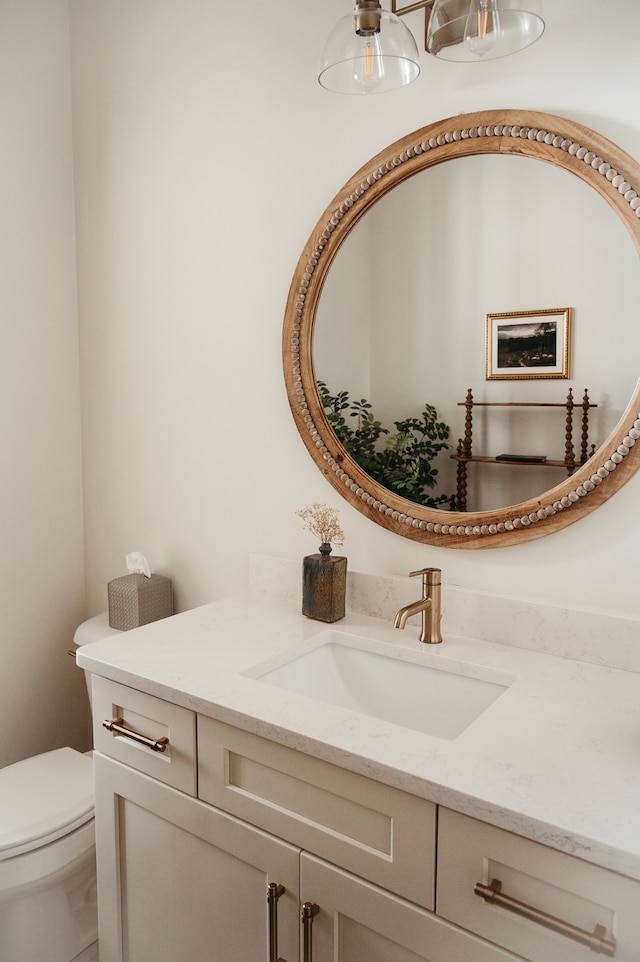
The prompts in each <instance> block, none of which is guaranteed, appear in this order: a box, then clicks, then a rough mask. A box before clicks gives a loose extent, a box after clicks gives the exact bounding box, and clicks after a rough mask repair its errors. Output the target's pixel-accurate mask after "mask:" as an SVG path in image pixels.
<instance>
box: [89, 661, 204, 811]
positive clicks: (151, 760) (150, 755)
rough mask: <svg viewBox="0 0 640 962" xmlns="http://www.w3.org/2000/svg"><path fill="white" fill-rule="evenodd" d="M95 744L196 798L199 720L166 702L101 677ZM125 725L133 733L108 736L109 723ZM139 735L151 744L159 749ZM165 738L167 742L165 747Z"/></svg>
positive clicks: (96, 688)
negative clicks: (147, 742) (158, 745)
mask: <svg viewBox="0 0 640 962" xmlns="http://www.w3.org/2000/svg"><path fill="white" fill-rule="evenodd" d="M91 684H92V688H91V691H92V701H93V744H94V746H95V748H96V751H99V752H101V753H102V754H103V755H108V756H109V757H110V758H115V759H116V760H117V761H119V762H122V763H123V764H124V765H129V766H130V767H131V768H135V769H137V770H138V771H140V772H144V773H145V775H151V776H152V777H153V778H157V779H158V780H159V781H161V782H165V784H167V785H171V786H172V788H177V789H179V790H180V791H182V792H186V793H187V794H188V795H195V794H196V790H197V789H196V774H197V773H196V716H195V713H194V712H192V711H189V710H188V709H187V708H182V707H180V706H179V705H172V704H171V703H170V702H167V701H164V700H163V699H162V698H155V697H154V696H153V695H147V694H145V693H144V692H140V691H136V690H135V689H133V688H127V687H126V686H125V685H119V684H117V683H116V682H113V681H108V680H107V679H106V678H101V677H100V676H99V675H94V676H93V677H92V680H91ZM113 720H117V721H121V722H122V726H118V727H122V728H124V729H125V730H126V731H130V732H131V733H132V734H131V735H128V734H121V733H119V732H118V731H115V730H114V731H108V730H107V729H106V728H105V727H104V724H103V722H104V721H113ZM136 735H140V736H142V738H143V739H146V740H148V741H149V742H151V743H155V742H160V747H162V748H163V750H162V751H158V750H154V749H153V748H152V747H150V746H149V745H148V744H146V743H145V741H143V740H137V739H136V738H135V736H136ZM162 739H167V742H166V744H165V745H163V744H162Z"/></svg>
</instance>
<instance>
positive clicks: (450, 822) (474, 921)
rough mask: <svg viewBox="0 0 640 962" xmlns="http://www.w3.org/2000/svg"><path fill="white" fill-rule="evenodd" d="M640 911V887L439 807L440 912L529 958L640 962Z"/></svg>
mask: <svg viewBox="0 0 640 962" xmlns="http://www.w3.org/2000/svg"><path fill="white" fill-rule="evenodd" d="M496 881H498V882H500V883H501V885H500V886H499V887H498V886H497V885H496ZM492 883H493V888H494V889H497V888H499V892H498V897H497V898H495V899H494V900H493V901H487V900H485V898H484V897H483V896H482V891H484V892H485V894H486V895H487V897H488V898H489V899H491V897H492ZM480 886H483V887H484V889H480V890H479V887H480ZM638 906H640V882H635V881H633V880H632V879H628V878H623V877H622V876H619V875H616V874H615V873H614V872H609V871H607V870H606V869H602V868H599V867H598V866H595V865H591V864H589V863H588V862H583V861H582V860H581V859H578V858H575V857H573V856H571V855H566V854H564V853H563V852H558V851H555V850H554V849H550V848H547V847H546V846H544V845H540V844H539V843H537V842H532V841H529V840H528V839H524V838H521V837H520V836H517V835H512V834H511V833H510V832H506V831H504V830H502V829H499V828H494V827H493V826H490V825H485V824H484V823H482V822H478V821H476V820H475V819H473V818H469V817H467V816H465V815H459V814H457V813H455V812H451V811H448V810H446V809H441V810H440V815H439V823H438V885H437V910H438V914H439V915H441V916H443V917H444V918H446V919H449V921H451V922H454V923H456V924H458V925H461V926H463V927H464V928H466V929H468V930H470V931H472V932H475V933H477V934H478V935H481V936H483V937H484V938H486V939H489V940H491V941H492V942H495V943H497V944H498V945H501V946H504V947H505V948H507V949H509V950H510V951H512V952H516V953H517V954H519V955H521V956H523V958H525V959H530V960H532V962H589V960H591V959H593V958H594V953H595V952H597V953H600V954H601V955H602V956H604V957H605V958H606V957H607V956H609V957H612V958H616V959H617V960H618V962H637V960H638V959H639V958H640V955H639V949H638V946H640V921H639V918H638V916H639V913H638ZM531 910H533V911H531ZM590 938H591V939H592V942H591V945H589V944H586V943H587V942H588V941H589V939H590Z"/></svg>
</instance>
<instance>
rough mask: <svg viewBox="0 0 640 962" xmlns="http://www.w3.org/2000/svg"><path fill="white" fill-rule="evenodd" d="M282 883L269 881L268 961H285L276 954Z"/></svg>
mask: <svg viewBox="0 0 640 962" xmlns="http://www.w3.org/2000/svg"><path fill="white" fill-rule="evenodd" d="M284 892H285V888H284V885H278V884H277V882H269V886H268V888H267V902H268V904H269V962H285V960H284V959H281V958H279V956H278V899H279V898H280V896H281V895H284Z"/></svg>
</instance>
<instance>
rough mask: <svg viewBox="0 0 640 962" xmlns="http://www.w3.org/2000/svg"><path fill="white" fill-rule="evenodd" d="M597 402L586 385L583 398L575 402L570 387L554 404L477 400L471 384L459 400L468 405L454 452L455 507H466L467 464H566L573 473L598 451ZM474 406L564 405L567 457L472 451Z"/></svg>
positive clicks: (560, 465) (558, 465)
mask: <svg viewBox="0 0 640 962" xmlns="http://www.w3.org/2000/svg"><path fill="white" fill-rule="evenodd" d="M597 406H598V405H597V404H591V403H590V401H589V394H588V392H587V389H586V388H585V391H584V397H583V398H582V401H581V402H579V403H576V402H575V401H574V399H573V391H572V390H571V388H569V393H568V394H567V400H566V401H565V402H564V403H558V404H552V403H546V402H538V401H474V400H473V394H472V391H471V388H469V390H468V391H467V397H466V400H465V401H459V402H458V407H464V408H465V409H466V414H465V419H464V438H460V439H459V441H458V452H457V454H452V455H451V457H452V458H453V460H454V461H457V462H458V466H457V485H456V509H457V510H458V511H466V510H467V465H468V464H470V463H471V462H477V463H480V464H482V463H484V464H508V465H511V466H512V467H513V466H522V465H528V466H531V465H536V466H540V467H543V468H565V469H566V471H567V476H568V477H569V476H570V475H572V474H573V472H574V471H575V469H576V468H577V467H578V466H579V465H580V464H584V463H585V462H586V461H587V460H588V459H589V458H590V457H591V455H592V454H593V452H594V451H595V444H592V445H591V448H590V449H589V409H590V408H596V407H597ZM474 408H564V410H565V411H566V422H565V435H564V436H565V445H564V460H563V461H557V460H550V459H547V458H538V457H535V456H530V457H529V456H527V455H521V456H517V455H501V456H500V455H499V456H497V457H483V456H481V455H476V454H472V447H473V409H474ZM574 408H578V409H582V427H581V434H580V457H579V458H578V459H576V454H575V451H574V447H573V417H574Z"/></svg>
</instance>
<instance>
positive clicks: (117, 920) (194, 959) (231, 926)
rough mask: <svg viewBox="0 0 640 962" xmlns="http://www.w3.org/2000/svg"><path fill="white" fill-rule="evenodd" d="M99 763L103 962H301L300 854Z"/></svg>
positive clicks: (138, 776) (173, 792)
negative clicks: (277, 889)
mask: <svg viewBox="0 0 640 962" xmlns="http://www.w3.org/2000/svg"><path fill="white" fill-rule="evenodd" d="M94 759H95V770H96V836H97V845H96V848H97V862H98V906H99V927H100V960H101V962H177V960H179V959H184V960H189V962H249V960H250V962H260V960H263V962H269V960H270V958H271V957H273V958H276V953H275V951H273V946H272V947H271V948H272V952H271V956H270V939H271V938H272V934H273V933H274V931H275V926H277V932H278V946H277V957H279V958H281V959H283V960H286V962H297V960H298V947H299V929H300V923H299V914H298V890H299V851H298V849H296V848H294V847H293V846H291V845H287V844H286V843H284V842H281V841H280V840H278V839H275V838H273V837H272V836H270V835H267V834H266V833H264V832H262V831H260V830H259V829H255V828H253V827H252V826H249V825H246V824H245V823H243V822H240V821H239V820H238V819H236V818H234V817H232V816H229V815H226V814H225V813H223V812H220V811H218V810H217V809H214V808H211V807H210V806H208V805H205V804H203V803H202V802H199V801H197V800H195V799H193V798H190V797H188V796H186V795H183V794H182V793H181V792H177V791H176V790H174V789H172V788H169V787H167V786H165V785H162V784H160V783H159V782H157V781H155V780H154V779H152V778H149V777H147V776H146V775H142V774H140V773H139V772H135V771H133V770H131V769H129V768H127V767H126V766H123V765H121V764H120V763H118V762H114V761H112V760H111V759H107V758H104V757H103V756H101V755H99V754H98V753H96V754H95V756H94ZM270 883H276V885H277V886H282V887H283V889H284V891H283V892H282V894H281V895H280V897H279V899H278V901H277V912H276V913H270V911H269V905H268V903H267V893H268V887H269V884H270ZM270 914H271V915H272V916H273V914H276V915H277V919H276V920H274V919H273V917H272V918H271V919H270Z"/></svg>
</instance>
